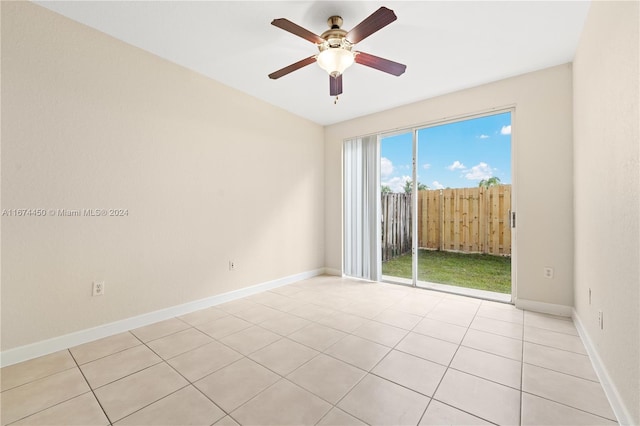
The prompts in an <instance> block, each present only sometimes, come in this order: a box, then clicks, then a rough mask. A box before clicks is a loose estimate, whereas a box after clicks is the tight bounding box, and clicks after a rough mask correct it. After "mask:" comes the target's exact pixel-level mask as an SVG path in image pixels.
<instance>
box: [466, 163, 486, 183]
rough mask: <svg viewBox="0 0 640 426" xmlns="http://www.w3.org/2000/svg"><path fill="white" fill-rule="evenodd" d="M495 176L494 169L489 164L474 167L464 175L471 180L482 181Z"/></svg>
mask: <svg viewBox="0 0 640 426" xmlns="http://www.w3.org/2000/svg"><path fill="white" fill-rule="evenodd" d="M491 176H493V169H491V167H490V166H489V165H488V164H487V163H480V164H478V165H477V166H473V167H472V168H471V169H469V171H468V172H467V173H466V174H465V175H464V177H466V178H467V179H469V180H482V179H489V178H490V177H491Z"/></svg>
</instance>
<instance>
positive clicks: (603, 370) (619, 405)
mask: <svg viewBox="0 0 640 426" xmlns="http://www.w3.org/2000/svg"><path fill="white" fill-rule="evenodd" d="M572 318H573V323H574V324H575V326H576V329H577V330H578V334H579V335H580V338H581V339H582V343H584V346H585V349H586V350H587V353H588V354H589V358H590V359H591V363H592V364H593V368H594V370H595V371H596V374H597V376H598V379H599V380H600V384H601V385H602V389H603V390H604V393H605V395H607V399H608V400H609V404H611V409H612V410H613V413H614V414H615V415H616V418H617V420H618V423H620V424H621V425H632V424H633V419H632V418H631V412H630V411H629V410H628V409H627V407H626V406H625V404H624V403H623V402H622V398H621V397H620V393H619V392H618V388H616V386H615V385H614V383H613V380H611V376H610V375H609V371H608V370H607V367H605V365H604V363H603V362H602V358H600V354H598V350H597V349H596V346H595V345H594V344H593V341H592V340H591V337H589V333H587V329H586V328H585V327H584V324H583V323H582V321H581V320H580V317H579V316H578V313H577V312H576V310H575V309H573V312H572Z"/></svg>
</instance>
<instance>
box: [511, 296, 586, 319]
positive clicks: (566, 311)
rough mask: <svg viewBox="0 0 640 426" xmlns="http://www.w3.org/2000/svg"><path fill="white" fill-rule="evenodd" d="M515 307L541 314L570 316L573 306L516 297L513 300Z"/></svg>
mask: <svg viewBox="0 0 640 426" xmlns="http://www.w3.org/2000/svg"><path fill="white" fill-rule="evenodd" d="M515 305H516V308H518V309H524V310H525V311H534V312H540V313H542V314H550V315H557V316H560V317H569V318H570V317H571V314H572V312H573V308H572V307H571V306H567V305H556V304H555V303H545V302H538V301H535V300H527V299H518V298H516V300H515Z"/></svg>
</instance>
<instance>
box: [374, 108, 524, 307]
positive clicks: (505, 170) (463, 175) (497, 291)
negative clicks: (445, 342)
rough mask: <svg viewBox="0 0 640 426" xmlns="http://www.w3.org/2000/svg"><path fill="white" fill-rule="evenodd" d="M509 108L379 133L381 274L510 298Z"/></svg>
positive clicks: (402, 280)
mask: <svg viewBox="0 0 640 426" xmlns="http://www.w3.org/2000/svg"><path fill="white" fill-rule="evenodd" d="M511 164H512V162H511V112H510V111H508V112H503V113H500V114H492V115H486V116H479V117H474V118H470V119H464V120H458V121H455V122H450V123H444V124H438V125H433V126H425V127H421V128H415V129H411V130H409V131H406V132H403V133H396V134H392V135H383V136H381V137H380V160H379V170H380V173H379V176H380V230H379V232H380V236H379V238H380V241H381V250H380V258H379V259H380V263H381V271H382V279H383V280H385V281H389V282H395V283H400V284H409V285H414V286H418V287H426V288H432V289H437V290H443V291H451V292H456V293H462V294H469V295H474V296H478V297H486V298H492V299H497V300H503V301H509V300H510V299H511V258H512V251H513V248H512V232H511V227H510V213H511V211H512V209H513V208H512V205H511V195H512V185H511V183H512V181H511V175H512V166H511Z"/></svg>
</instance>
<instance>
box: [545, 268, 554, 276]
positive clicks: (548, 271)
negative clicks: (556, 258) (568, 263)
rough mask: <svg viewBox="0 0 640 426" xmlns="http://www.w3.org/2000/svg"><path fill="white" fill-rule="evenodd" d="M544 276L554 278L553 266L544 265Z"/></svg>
mask: <svg viewBox="0 0 640 426" xmlns="http://www.w3.org/2000/svg"><path fill="white" fill-rule="evenodd" d="M544 277H545V278H553V268H550V267H548V266H545V267H544Z"/></svg>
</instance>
